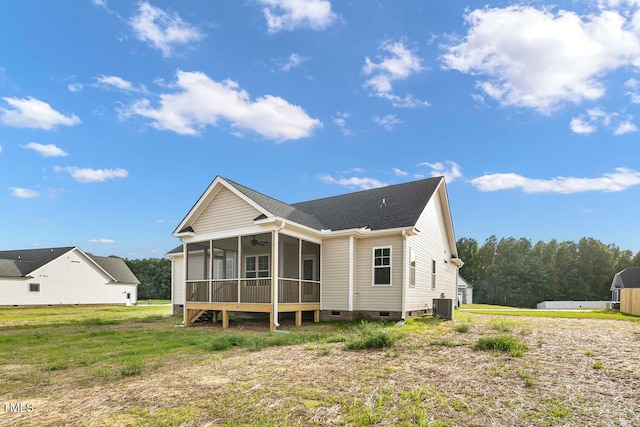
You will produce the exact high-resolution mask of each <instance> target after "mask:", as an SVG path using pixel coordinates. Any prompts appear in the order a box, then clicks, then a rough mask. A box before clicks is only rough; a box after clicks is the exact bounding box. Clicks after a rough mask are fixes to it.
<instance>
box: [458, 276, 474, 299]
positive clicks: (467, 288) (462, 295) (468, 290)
mask: <svg viewBox="0 0 640 427" xmlns="http://www.w3.org/2000/svg"><path fill="white" fill-rule="evenodd" d="M458 304H473V286H471V284H470V283H469V282H467V281H466V280H465V278H464V277H462V276H460V275H458Z"/></svg>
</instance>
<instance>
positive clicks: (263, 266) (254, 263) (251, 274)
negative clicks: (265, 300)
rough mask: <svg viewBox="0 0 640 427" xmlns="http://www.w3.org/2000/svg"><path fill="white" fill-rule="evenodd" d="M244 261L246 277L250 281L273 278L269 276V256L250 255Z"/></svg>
mask: <svg viewBox="0 0 640 427" xmlns="http://www.w3.org/2000/svg"><path fill="white" fill-rule="evenodd" d="M244 260H245V261H244V262H245V264H244V265H245V269H244V270H245V277H247V278H249V279H255V278H257V277H271V275H270V274H269V271H270V268H269V255H248V256H246V257H245V259H244Z"/></svg>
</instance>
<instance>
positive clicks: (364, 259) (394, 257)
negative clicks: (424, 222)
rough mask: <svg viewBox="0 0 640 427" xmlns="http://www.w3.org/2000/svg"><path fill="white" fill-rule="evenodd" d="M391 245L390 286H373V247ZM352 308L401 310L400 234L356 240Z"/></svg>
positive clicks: (401, 258)
mask: <svg viewBox="0 0 640 427" xmlns="http://www.w3.org/2000/svg"><path fill="white" fill-rule="evenodd" d="M374 247H376V248H380V247H391V286H373V248H374ZM355 259H356V270H357V282H356V283H357V285H356V286H355V291H356V292H357V297H356V298H355V299H354V310H356V311H358V310H364V311H377V310H380V311H400V310H402V308H401V307H402V301H401V297H402V260H403V253H402V236H401V235H397V236H388V237H375V238H369V239H359V240H358V257H357V258H355Z"/></svg>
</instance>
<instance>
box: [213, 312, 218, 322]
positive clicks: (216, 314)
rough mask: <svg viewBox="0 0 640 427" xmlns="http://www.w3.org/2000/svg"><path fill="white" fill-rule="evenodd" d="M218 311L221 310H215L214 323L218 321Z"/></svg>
mask: <svg viewBox="0 0 640 427" xmlns="http://www.w3.org/2000/svg"><path fill="white" fill-rule="evenodd" d="M218 313H219V311H216V310H213V323H218Z"/></svg>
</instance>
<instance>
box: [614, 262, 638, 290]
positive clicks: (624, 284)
mask: <svg viewBox="0 0 640 427" xmlns="http://www.w3.org/2000/svg"><path fill="white" fill-rule="evenodd" d="M614 288H621V289H625V288H640V267H629V268H625V269H624V270H622V271H620V272H619V273H617V274H616V275H615V276H613V282H612V283H611V290H613V289H614Z"/></svg>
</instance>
